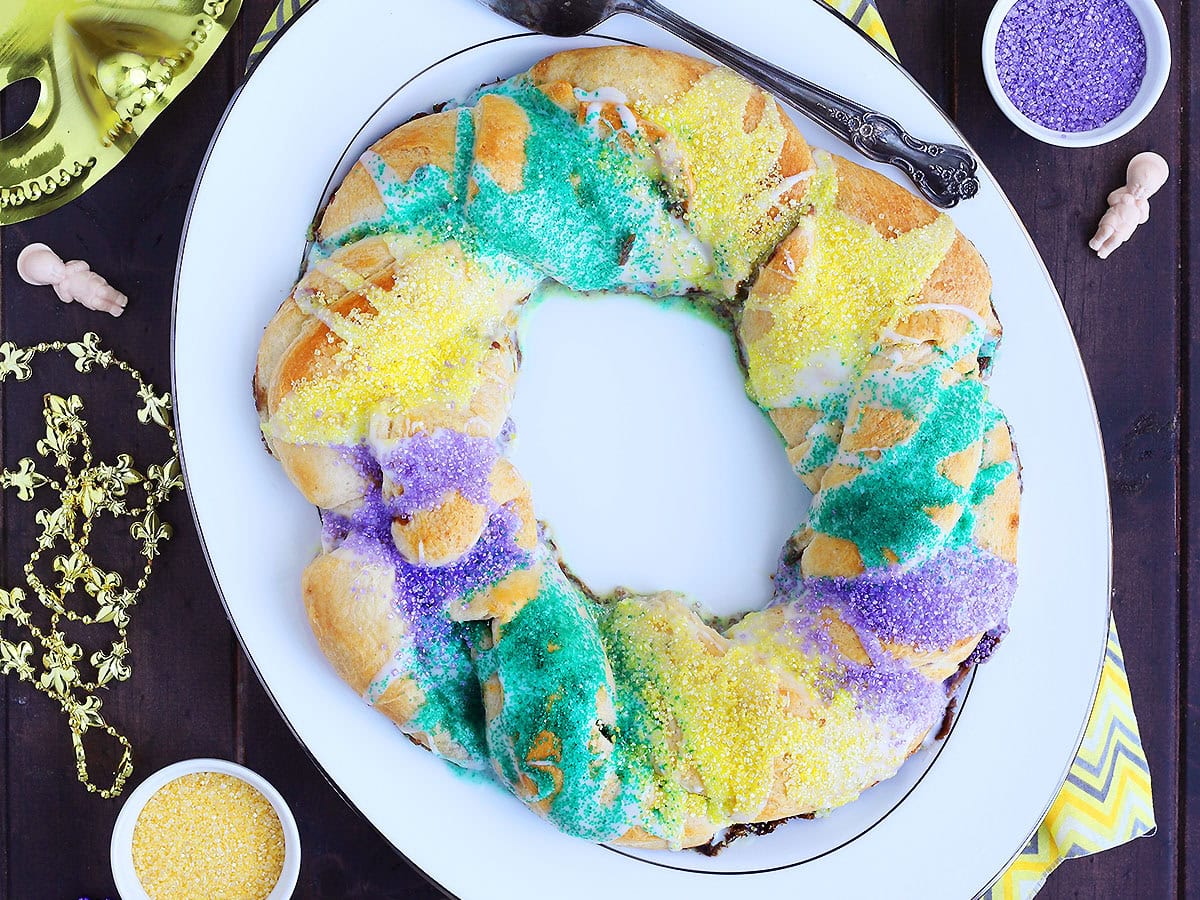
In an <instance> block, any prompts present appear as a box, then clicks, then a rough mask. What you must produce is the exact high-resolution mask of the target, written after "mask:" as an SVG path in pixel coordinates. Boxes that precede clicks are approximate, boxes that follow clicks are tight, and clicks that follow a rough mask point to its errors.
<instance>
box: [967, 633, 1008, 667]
mask: <svg viewBox="0 0 1200 900" xmlns="http://www.w3.org/2000/svg"><path fill="white" fill-rule="evenodd" d="M1006 634H1008V624H1007V623H1005V624H1002V625H997V626H996V627H995V628H992V629H989V630H988V631H987V633H986V634H984V636H983V637H981V638H980V639H979V643H978V644H976V645H975V649H974V650H972V651H971V655H970V656H968V657H967V658H966V659H965V660H963V665H964V666H978V665H980V664H981V663H985V662H987V661H988V660H989V659H991V658H992V654H993V653H995V652H996V648H997V647H999V646H1000V641H1002V640H1003V639H1004V636H1005V635H1006Z"/></svg>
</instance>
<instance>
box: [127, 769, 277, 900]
mask: <svg viewBox="0 0 1200 900" xmlns="http://www.w3.org/2000/svg"><path fill="white" fill-rule="evenodd" d="M283 857H284V842H283V825H282V824H281V823H280V821H279V816H278V815H277V814H276V813H275V810H274V808H273V807H272V806H271V803H270V801H268V800H267V798H266V797H264V796H263V795H262V794H261V793H260V792H259V791H258V790H256V789H255V788H254V787H252V786H251V785H249V784H247V783H246V782H244V781H242V780H241V779H240V778H235V777H234V776H232V775H225V774H223V773H220V772H194V773H192V774H190V775H183V776H181V777H179V778H176V779H175V780H173V781H169V782H167V784H165V785H163V786H162V787H161V788H159V789H158V790H157V791H156V792H155V793H154V795H153V796H152V797H151V798H150V800H149V801H148V802H147V803H146V805H145V807H143V809H142V812H141V814H140V815H139V816H138V818H137V824H135V825H134V828H133V867H134V871H135V872H137V877H138V881H140V882H141V884H142V887H143V889H145V891H146V893H147V894H149V895H150V897H151V900H176V898H178V900H195V898H198V897H204V898H210V900H262V898H264V897H266V896H267V895H268V894H270V893H271V889H272V888H274V887H275V883H276V882H277V881H278V880H279V875H280V873H281V872H282V871H283Z"/></svg>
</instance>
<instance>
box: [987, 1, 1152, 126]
mask: <svg viewBox="0 0 1200 900" xmlns="http://www.w3.org/2000/svg"><path fill="white" fill-rule="evenodd" d="M996 74H997V75H998V76H999V79H1000V85H1001V87H1003V88H1004V93H1005V94H1007V95H1008V98H1009V99H1010V100H1011V101H1012V102H1013V105H1014V106H1016V107H1017V109H1019V110H1020V111H1021V112H1023V113H1024V114H1025V115H1026V116H1028V117H1029V118H1030V119H1032V120H1033V121H1035V122H1037V123H1038V124H1039V125H1043V126H1045V127H1046V128H1050V129H1053V130H1055V131H1064V132H1079V131H1090V130H1092V129H1093V128H1099V127H1100V126H1101V125H1103V124H1104V123H1105V122H1109V121H1111V120H1112V119H1115V118H1116V117H1117V116H1118V115H1120V114H1121V113H1122V112H1123V111H1124V110H1125V109H1126V108H1128V106H1129V104H1131V103H1132V102H1133V98H1134V97H1135V96H1136V95H1137V92H1138V88H1139V87H1141V84H1142V79H1143V78H1144V77H1145V75H1146V37H1145V35H1144V34H1142V29H1141V26H1140V25H1139V24H1138V21H1137V17H1136V16H1135V15H1134V14H1133V10H1131V9H1130V8H1129V5H1128V4H1127V3H1125V2H1124V0H1018V2H1017V3H1016V5H1014V6H1013V8H1012V9H1011V10H1009V12H1008V15H1006V16H1005V17H1004V21H1003V22H1002V23H1001V24H1000V31H999V33H998V34H997V36H996Z"/></svg>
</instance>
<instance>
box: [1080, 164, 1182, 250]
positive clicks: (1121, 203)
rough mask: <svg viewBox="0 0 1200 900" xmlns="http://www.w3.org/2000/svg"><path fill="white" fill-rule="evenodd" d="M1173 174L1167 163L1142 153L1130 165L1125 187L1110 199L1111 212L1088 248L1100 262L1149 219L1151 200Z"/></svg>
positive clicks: (1109, 197)
mask: <svg viewBox="0 0 1200 900" xmlns="http://www.w3.org/2000/svg"><path fill="white" fill-rule="evenodd" d="M1169 174H1171V170H1170V168H1169V167H1168V166H1167V161H1166V160H1165V159H1163V158H1162V157H1161V156H1159V155H1158V154H1157V153H1139V154H1138V155H1137V156H1135V157H1134V158H1133V159H1131V160H1130V161H1129V168H1128V169H1126V171H1125V182H1126V183H1125V186H1124V187H1120V188H1117V189H1116V190H1115V191H1113V192H1112V193H1111V194H1109V195H1108V212H1106V213H1105V214H1104V216H1103V217H1102V218H1101V219H1100V227H1099V228H1098V229H1096V236H1095V237H1094V238H1092V239H1091V240H1090V241H1088V246H1089V247H1091V248H1092V249H1093V250H1095V251H1096V255H1097V256H1099V257H1100V258H1101V259H1108V255H1109V254H1110V253H1112V252H1113V251H1114V250H1116V249H1117V248H1118V247H1120V246H1121V245H1122V244H1123V243H1125V242H1126V241H1127V240H1129V236H1130V235H1131V234H1133V230H1134V229H1135V228H1137V227H1138V226H1139V225H1141V224H1142V223H1143V222H1145V221H1146V220H1147V219H1149V218H1150V203H1149V200H1150V198H1151V197H1152V196H1154V193H1155V192H1156V191H1157V190H1158V189H1159V188H1160V187H1162V186H1163V185H1164V184H1165V183H1166V181H1167V176H1168V175H1169Z"/></svg>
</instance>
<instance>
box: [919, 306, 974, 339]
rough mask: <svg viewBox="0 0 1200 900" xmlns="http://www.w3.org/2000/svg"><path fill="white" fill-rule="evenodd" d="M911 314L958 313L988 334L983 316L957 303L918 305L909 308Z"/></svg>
mask: <svg viewBox="0 0 1200 900" xmlns="http://www.w3.org/2000/svg"><path fill="white" fill-rule="evenodd" d="M909 309H910V311H911V312H919V311H921V310H923V309H933V310H941V311H943V312H956V313H958V314H959V315H961V316H966V317H967V318H968V319H970V320H971V322H973V323H974V324H975V325H978V326H979V330H980V331H982V332H983V333H984V334H987V331H988V324H987V322H986V321H985V320H984V318H983V316H981V315H979V313H977V312H975V310H973V309H967V307H965V306H959V305H958V304H957V303H917V304H915V305H913V306H911V307H909Z"/></svg>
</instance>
